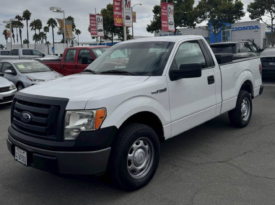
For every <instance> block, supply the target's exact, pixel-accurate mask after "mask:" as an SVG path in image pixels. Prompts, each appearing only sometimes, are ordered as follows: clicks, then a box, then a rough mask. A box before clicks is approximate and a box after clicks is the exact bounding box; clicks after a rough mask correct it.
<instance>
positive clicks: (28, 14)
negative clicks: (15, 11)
mask: <svg viewBox="0 0 275 205" xmlns="http://www.w3.org/2000/svg"><path fill="white" fill-rule="evenodd" d="M31 15H32V13H31V12H29V11H28V10H25V11H24V12H23V16H22V17H23V20H26V26H27V27H26V28H27V40H28V42H29V20H30V19H31ZM28 48H29V43H28Z"/></svg>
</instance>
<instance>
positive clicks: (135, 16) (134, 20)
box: [132, 11, 137, 23]
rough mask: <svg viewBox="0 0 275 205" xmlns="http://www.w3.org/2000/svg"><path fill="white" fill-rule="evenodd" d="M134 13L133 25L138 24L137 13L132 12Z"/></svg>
mask: <svg viewBox="0 0 275 205" xmlns="http://www.w3.org/2000/svg"><path fill="white" fill-rule="evenodd" d="M132 12H133V23H136V22H137V12H135V11H132Z"/></svg>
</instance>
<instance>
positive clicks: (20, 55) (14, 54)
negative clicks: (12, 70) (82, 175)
mask: <svg viewBox="0 0 275 205" xmlns="http://www.w3.org/2000/svg"><path fill="white" fill-rule="evenodd" d="M37 58H40V59H43V58H50V59H57V58H58V57H57V56H54V55H46V54H44V53H42V52H40V51H38V50H36V49H28V48H17V49H12V50H11V51H9V54H8V55H7V53H5V55H0V60H3V59H4V60H7V59H10V60H17V59H37Z"/></svg>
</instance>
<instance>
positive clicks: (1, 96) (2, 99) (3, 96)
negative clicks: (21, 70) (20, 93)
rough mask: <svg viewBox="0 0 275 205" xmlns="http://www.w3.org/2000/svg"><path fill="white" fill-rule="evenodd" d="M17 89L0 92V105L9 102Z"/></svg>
mask: <svg viewBox="0 0 275 205" xmlns="http://www.w3.org/2000/svg"><path fill="white" fill-rule="evenodd" d="M16 92H17V90H16V89H15V90H11V91H8V92H4V93H0V105H2V104H7V103H11V102H12V100H13V97H14V95H15V94H16Z"/></svg>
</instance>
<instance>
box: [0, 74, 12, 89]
mask: <svg viewBox="0 0 275 205" xmlns="http://www.w3.org/2000/svg"><path fill="white" fill-rule="evenodd" d="M12 84H13V83H12V82H10V81H8V80H7V79H6V78H3V77H1V76H0V88H4V87H9V86H11V85H12Z"/></svg>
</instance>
